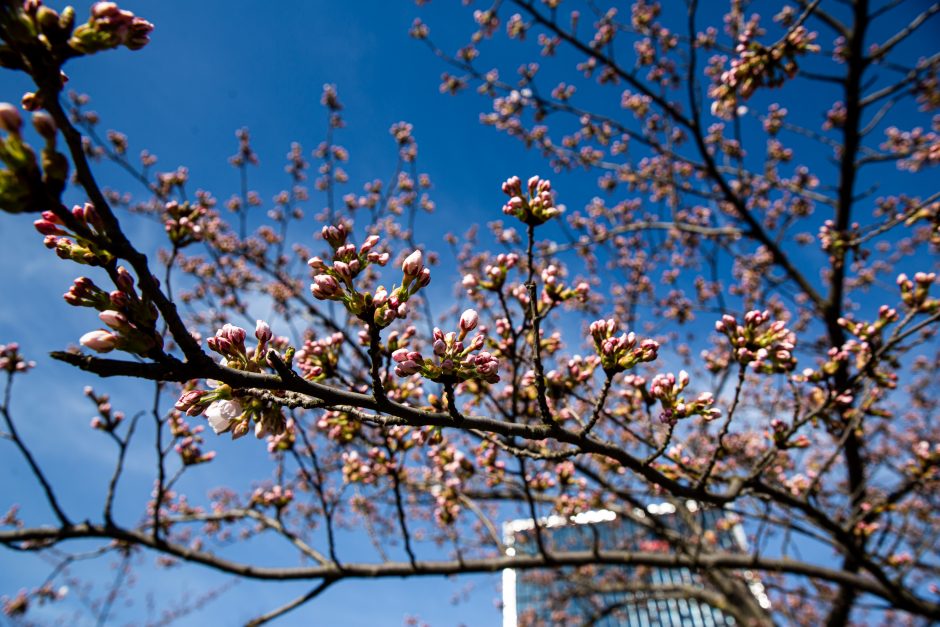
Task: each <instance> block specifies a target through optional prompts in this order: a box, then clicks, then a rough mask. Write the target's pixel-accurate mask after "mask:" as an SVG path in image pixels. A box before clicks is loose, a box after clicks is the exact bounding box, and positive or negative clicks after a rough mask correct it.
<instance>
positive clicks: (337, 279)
mask: <svg viewBox="0 0 940 627" xmlns="http://www.w3.org/2000/svg"><path fill="white" fill-rule="evenodd" d="M348 236H349V230H348V228H347V227H346V226H345V225H344V224H339V225H337V226H324V227H323V239H324V240H326V241H327V243H329V245H330V246H331V247H332V248H333V262H332V264H327V263H326V262H325V261H324V260H323V259H321V258H320V257H312V258H311V259H310V260H309V261H308V262H307V265H309V266H310V267H311V268H312V269H313V271H314V272H315V273H316V274H315V275H314V277H313V283H312V284H311V285H310V291H311V292H312V293H313V296H314V297H315V298H317V299H319V300H336V301H340V302H342V303H343V304H344V305H345V306H346V309H347V310H348V311H349V312H350V313H352V314H353V315H356V316H360V317H362V316H366V315H369V313H370V312H371V316H372V319H371V320H370V322H374V323H375V324H378V325H379V326H381V327H386V326H388V325H389V324H391V323H392V321H394V320H395V319H396V318H404V317H405V316H406V315H407V312H408V308H407V305H406V303H407V301H408V299H409V298H410V297H411V296H413V295H414V294H416V293H417V292H418V290H420V289H421V288H423V287H425V286H427V285H428V283H430V282H431V270H430V269H429V268H426V267H425V266H424V262H423V258H422V255H421V251H420V250H416V251H414V252H413V253H411V254H410V255H409V256H408V257H407V258H406V259H405V261H404V263H403V264H402V273H403V274H404V278H403V279H402V282H401V285H400V286H397V287H394V288H393V289H392V290H391V292H389V291H388V290H386V289H385V288H384V287H383V286H379V287H378V288H377V289H376V290H375V293H374V294H369V293H365V294H363V293H360V292H359V291H357V290H356V287H355V285H354V283H353V281H354V279H355V278H356V276H358V275H359V273H360V272H362V271H363V270H364V269H365V268H366V267H367V266H368V265H369V264H372V263H375V264H378V265H380V266H384V265H385V264H387V263H388V260H389V254H388V253H380V252H378V251H376V250H374V249H375V246H376V245H377V244H378V243H379V236H378V235H370V236H369V237H367V238H366V240H365V242H363V244H362V246H360V247H359V249H358V250H357V249H356V247H355V246H354V245H353V244H347V243H346V239H347V237H348Z"/></svg>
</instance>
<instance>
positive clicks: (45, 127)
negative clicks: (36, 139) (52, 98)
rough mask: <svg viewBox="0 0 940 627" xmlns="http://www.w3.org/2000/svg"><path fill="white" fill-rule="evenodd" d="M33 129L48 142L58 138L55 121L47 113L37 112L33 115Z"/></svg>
mask: <svg viewBox="0 0 940 627" xmlns="http://www.w3.org/2000/svg"><path fill="white" fill-rule="evenodd" d="M33 127H34V128H35V129H36V132H37V133H39V135H40V136H41V137H42V138H43V139H45V140H46V141H52V140H54V139H55V136H56V125H55V120H53V119H52V116H51V115H49V114H48V113H46V112H45V111H36V112H35V113H33Z"/></svg>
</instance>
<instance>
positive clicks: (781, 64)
mask: <svg viewBox="0 0 940 627" xmlns="http://www.w3.org/2000/svg"><path fill="white" fill-rule="evenodd" d="M758 32H759V27H758V25H757V23H756V22H751V23H749V24H748V25H747V26H746V28H745V29H744V30H743V31H742V32H741V34H740V36H739V37H738V44H737V46H736V47H735V52H736V53H737V55H738V56H737V57H736V58H734V59H732V61H731V67H730V68H729V69H728V70H726V71H724V72H721V73H720V75H719V76H718V77H716V78H717V81H716V83H715V84H714V85H713V86H712V87H711V89H710V90H709V96H711V97H712V98H714V102H713V103H712V114H713V115H716V116H718V117H722V118H730V117H731V116H732V114H733V112H734V111H735V109H736V106H737V102H738V99H739V98H740V99H742V100H747V99H748V98H750V97H751V96H752V95H753V94H754V92H755V91H756V90H757V89H758V88H760V87H763V86H767V87H778V86H780V85H782V84H783V82H784V81H785V80H786V78H787V77H793V76H794V75H795V74H796V71H797V69H798V68H797V64H796V57H797V55H802V54H808V53H810V52H818V51H819V45H817V44H815V43H813V41H814V40H815V39H816V33H812V32H810V31H808V30H807V29H806V28H805V27H804V26H797V27H795V28H792V29H790V30H789V31H787V34H786V36H785V37H784V38H783V39H782V40H780V41H779V42H777V43H775V44H773V45H771V46H765V45H763V44H761V43H759V42H757V41H755V40H754V37H755V36H756V35H757V34H758Z"/></svg>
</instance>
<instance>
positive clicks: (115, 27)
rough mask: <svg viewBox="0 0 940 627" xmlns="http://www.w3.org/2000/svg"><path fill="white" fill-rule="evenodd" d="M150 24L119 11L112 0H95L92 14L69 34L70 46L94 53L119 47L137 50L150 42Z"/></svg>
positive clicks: (129, 13)
mask: <svg viewBox="0 0 940 627" xmlns="http://www.w3.org/2000/svg"><path fill="white" fill-rule="evenodd" d="M151 32H153V24H151V23H150V22H148V21H147V20H145V19H143V18H140V17H136V16H135V15H134V14H133V13H131V12H130V11H122V10H121V9H120V8H118V5H117V4H115V3H114V2H96V3H95V4H93V5H92V7H91V17H89V18H88V22H87V23H85V24H82V25H81V26H79V27H78V28H76V29H75V31H74V32H73V33H72V37H71V39H69V42H68V43H69V46H70V47H71V48H72V49H73V50H75V51H76V52H79V53H81V54H94V53H96V52H101V51H102V50H110V49H112V48H117V47H118V46H126V47H128V48H130V49H131V50H140V49H141V48H143V47H144V46H146V45H147V44H148V43H150V33H151Z"/></svg>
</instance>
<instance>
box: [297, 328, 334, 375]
mask: <svg viewBox="0 0 940 627" xmlns="http://www.w3.org/2000/svg"><path fill="white" fill-rule="evenodd" d="M344 340H345V337H344V336H343V334H342V333H340V332H338V331H337V332H336V333H333V334H332V335H328V336H326V337H323V338H320V339H308V340H305V341H304V345H303V346H302V347H301V349H300V350H299V351H297V354H296V355H295V356H294V363H295V364H296V365H297V367H298V368H299V369H300V372H301V374H302V375H303V378H304V379H307V380H308V381H321V380H323V379H326V378H328V377H330V376H332V375H333V374H334V373H335V372H336V367H337V366H338V365H339V357H340V353H341V352H342V348H343V341H344Z"/></svg>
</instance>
